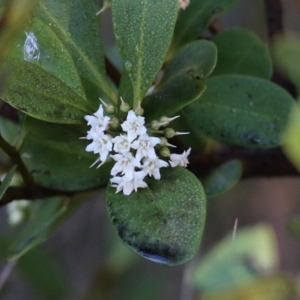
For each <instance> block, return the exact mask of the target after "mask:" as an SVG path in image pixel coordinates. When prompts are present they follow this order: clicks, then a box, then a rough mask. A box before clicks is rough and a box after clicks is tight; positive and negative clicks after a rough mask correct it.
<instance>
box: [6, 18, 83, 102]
mask: <svg viewBox="0 0 300 300" xmlns="http://www.w3.org/2000/svg"><path fill="white" fill-rule="evenodd" d="M33 47H35V50H33ZM9 57H12V58H15V59H18V60H20V61H23V60H26V61H28V62H31V63H36V64H38V65H39V66H40V67H42V68H43V69H44V70H46V71H48V72H49V73H51V74H53V75H55V77H57V78H59V79H60V80H61V81H63V82H64V83H65V84H66V85H68V86H69V87H70V88H71V89H72V90H73V91H75V92H76V93H77V94H78V95H79V96H80V97H82V98H83V99H85V100H86V96H85V93H84V90H83V87H82V83H81V80H80V77H79V74H78V71H77V69H76V67H75V64H74V62H73V59H72V57H71V55H70V54H69V52H68V50H67V48H66V47H65V46H64V45H63V43H62V42H61V41H60V40H59V38H58V37H57V36H56V34H55V33H54V32H53V31H52V29H51V26H49V25H48V24H44V23H43V22H42V21H41V20H39V19H38V18H36V17H35V18H32V20H31V22H30V23H29V25H28V26H27V27H26V28H25V29H24V33H23V34H22V35H21V36H20V37H19V39H18V41H17V42H16V43H15V44H14V45H13V47H11V50H10V51H9Z"/></svg>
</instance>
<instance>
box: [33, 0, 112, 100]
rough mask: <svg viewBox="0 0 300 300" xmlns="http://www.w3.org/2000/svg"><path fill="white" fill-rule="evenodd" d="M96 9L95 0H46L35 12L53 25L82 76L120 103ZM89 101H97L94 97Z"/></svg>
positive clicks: (45, 21)
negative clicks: (108, 71) (106, 62)
mask: <svg viewBox="0 0 300 300" xmlns="http://www.w3.org/2000/svg"><path fill="white" fill-rule="evenodd" d="M96 12H97V8H96V7H95V4H94V1H93V0H87V1H82V0H64V1H55V0H44V1H43V3H41V4H40V6H39V8H38V9H37V10H36V12H35V16H36V17H38V18H39V19H41V20H42V21H43V22H44V23H45V24H47V25H49V26H50V27H51V30H52V31H53V32H54V33H55V34H56V35H57V37H58V38H59V39H60V40H61V42H62V43H63V44H64V46H65V47H66V48H67V49H68V51H69V53H70V54H71V56H72V58H73V60H74V63H75V65H76V67H77V69H78V72H79V74H80V76H81V77H82V78H84V79H85V80H87V81H90V82H92V83H93V84H94V85H95V86H97V87H98V88H100V89H101V90H102V91H103V92H104V93H105V94H106V95H107V97H108V98H109V99H110V100H112V101H113V102H114V103H117V94H116V91H115V90H114V87H113V86H112V85H111V84H110V82H109V81H108V78H107V76H106V71H105V65H104V50H103V47H102V42H101V39H100V30H99V22H98V20H97V17H96ZM79 24H80V25H79ZM89 101H91V103H92V104H95V102H94V101H93V99H89Z"/></svg>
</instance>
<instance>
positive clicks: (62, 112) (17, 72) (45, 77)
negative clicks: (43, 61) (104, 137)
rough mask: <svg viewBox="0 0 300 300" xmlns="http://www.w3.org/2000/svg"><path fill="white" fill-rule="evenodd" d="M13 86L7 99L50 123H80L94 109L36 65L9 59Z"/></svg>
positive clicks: (15, 105)
mask: <svg viewBox="0 0 300 300" xmlns="http://www.w3.org/2000/svg"><path fill="white" fill-rule="evenodd" d="M5 67H6V68H7V69H8V70H9V72H10V75H11V76H10V81H9V86H8V88H7V89H6V90H5V92H4V93H3V99H4V100H5V101H7V102H8V103H9V104H11V105H12V106H14V107H16V108H17V109H19V110H21V111H23V112H24V113H26V114H28V115H30V116H32V117H35V118H38V119H41V120H45V121H49V122H55V123H65V124H80V123H83V122H84V119H83V118H84V115H86V114H87V113H89V111H90V110H91V109H90V108H89V105H88V103H87V102H86V101H85V100H84V99H83V98H81V97H80V96H79V95H78V94H77V93H75V92H74V91H73V90H72V89H71V88H69V87H68V86H67V85H65V84H64V83H63V82H62V81H61V80H59V79H58V78H56V77H54V76H53V75H51V74H50V73H48V72H47V71H45V70H44V69H42V68H41V67H39V66H38V65H36V64H32V63H29V62H26V61H19V60H16V59H12V58H9V59H6V62H5Z"/></svg>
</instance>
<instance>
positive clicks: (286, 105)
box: [185, 75, 294, 148]
mask: <svg viewBox="0 0 300 300" xmlns="http://www.w3.org/2000/svg"><path fill="white" fill-rule="evenodd" d="M206 83H207V90H206V92H205V93H204V94H203V96H202V97H201V98H200V99H198V100H197V101H195V102H194V103H192V104H190V105H188V106H186V107H185V112H186V113H187V114H188V115H189V117H190V120H191V122H192V123H193V124H194V125H195V126H197V127H199V128H200V129H201V130H202V131H203V132H204V133H205V134H206V135H207V136H209V137H211V138H213V139H216V140H217V141H220V142H224V143H227V144H232V145H239V146H245V147H254V148H271V147H276V146H279V145H280V144H281V139H280V135H281V134H282V132H283V131H284V129H285V127H286V125H287V121H288V117H289V113H290V110H291V108H292V107H293V106H294V99H293V98H292V97H291V96H290V95H289V94H288V93H287V92H286V91H285V90H283V89H282V88H281V87H279V86H277V85H275V84H274V83H271V82H269V81H267V80H264V79H259V78H255V77H248V76H241V75H228V76H218V77H213V78H211V79H209V80H207V81H206Z"/></svg>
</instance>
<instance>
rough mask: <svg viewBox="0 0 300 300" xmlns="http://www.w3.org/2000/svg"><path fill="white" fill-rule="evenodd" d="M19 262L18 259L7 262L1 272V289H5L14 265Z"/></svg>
mask: <svg viewBox="0 0 300 300" xmlns="http://www.w3.org/2000/svg"><path fill="white" fill-rule="evenodd" d="M16 264H17V260H14V261H11V262H9V263H7V264H6V266H5V267H4V269H3V271H2V272H1V274H0V291H1V290H2V289H3V287H4V285H5V283H6V282H7V279H8V278H9V276H10V274H11V272H12V271H13V269H14V267H15V266H16Z"/></svg>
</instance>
